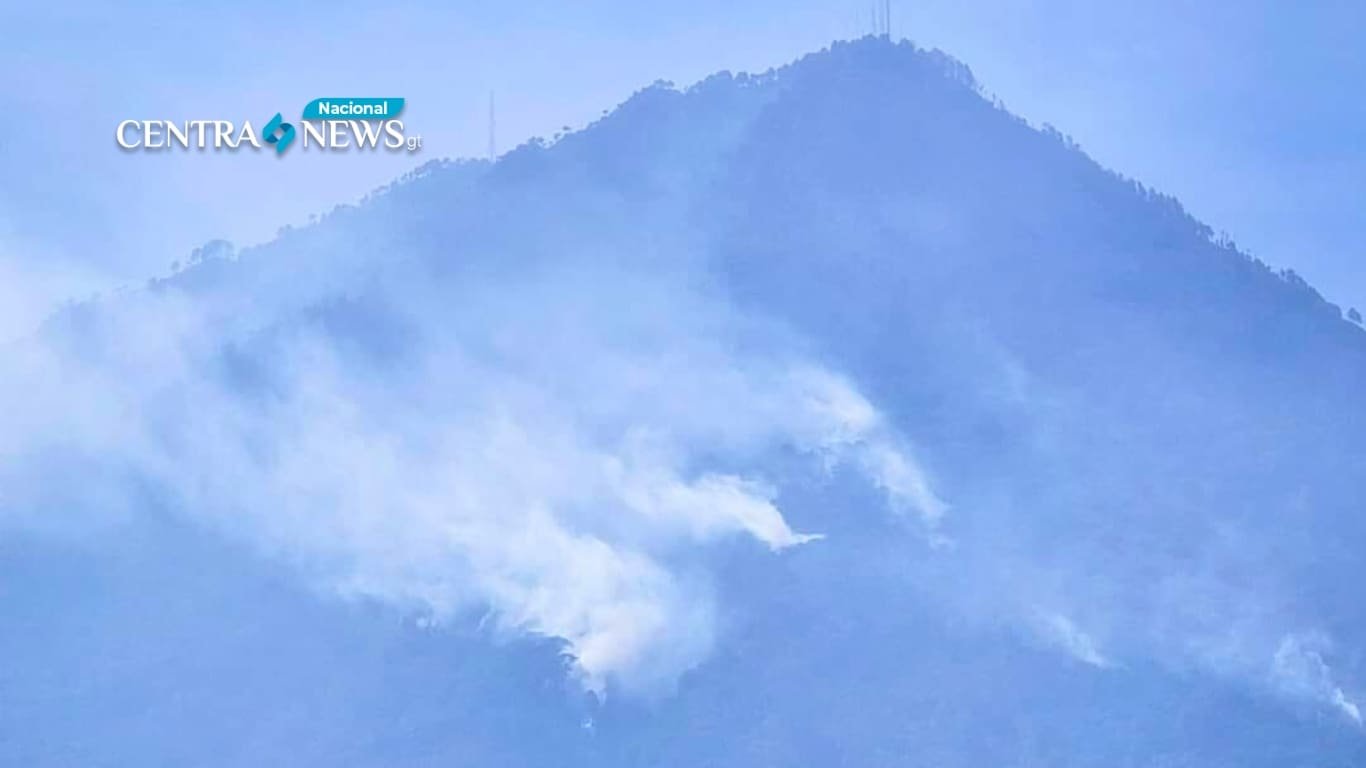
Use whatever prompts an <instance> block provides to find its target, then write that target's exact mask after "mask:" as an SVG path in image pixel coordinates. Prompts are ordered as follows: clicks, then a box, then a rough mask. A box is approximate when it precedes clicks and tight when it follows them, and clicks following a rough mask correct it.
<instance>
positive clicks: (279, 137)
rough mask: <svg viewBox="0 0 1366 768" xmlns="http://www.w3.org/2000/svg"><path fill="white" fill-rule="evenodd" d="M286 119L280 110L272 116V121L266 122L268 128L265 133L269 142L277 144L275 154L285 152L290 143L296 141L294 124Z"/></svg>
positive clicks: (264, 136)
mask: <svg viewBox="0 0 1366 768" xmlns="http://www.w3.org/2000/svg"><path fill="white" fill-rule="evenodd" d="M284 120H285V118H284V116H283V115H281V114H280V113H279V112H276V113H275V117H272V118H271V119H270V122H269V123H266V129H265V132H264V135H263V138H264V139H265V140H266V143H267V144H274V145H275V154H277V155H278V154H281V153H282V152H284V151H285V149H286V148H287V147H288V146H289V143H290V142H291V141H294V126H292V125H290V124H289V123H286V122H285V121H284Z"/></svg>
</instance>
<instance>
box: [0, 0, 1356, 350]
mask: <svg viewBox="0 0 1366 768" xmlns="http://www.w3.org/2000/svg"><path fill="white" fill-rule="evenodd" d="M231 8H232V10H231V11H228V10H219V9H216V8H213V7H208V6H198V7H196V8H195V9H194V10H188V9H186V8H185V7H183V6H181V5H180V4H178V3H169V2H142V3H127V4H123V5H122V6H121V7H118V8H107V7H103V6H97V5H94V4H91V5H88V6H87V5H84V4H67V5H62V4H57V5H54V6H48V7H40V6H38V5H36V4H23V5H22V6H21V5H20V4H12V6H11V7H10V8H7V9H5V10H3V11H0V30H3V31H0V71H3V72H4V73H5V74H4V75H3V76H0V77H3V78H4V80H3V81H0V107H3V108H4V109H5V110H6V112H7V113H9V114H10V115H11V116H12V119H11V120H10V121H9V122H8V125H7V127H6V131H5V134H4V138H3V139H0V168H3V169H4V172H3V174H0V336H4V335H6V332H7V333H11V334H12V333H14V332H15V331H16V329H18V328H19V327H21V326H23V325H25V324H27V323H28V322H30V321H31V320H32V318H33V317H35V316H37V315H39V314H41V313H42V312H43V311H45V309H46V308H47V307H49V306H50V305H51V303H52V302H53V301H55V300H58V299H59V298H60V297H62V296H64V295H66V294H69V293H73V292H74V293H82V292H88V291H90V290H94V289H108V288H110V287H113V286H116V285H119V284H123V283H129V282H138V281H140V280H141V279H142V278H144V277H146V276H148V275H151V274H158V273H161V272H164V271H165V270H166V269H167V266H168V265H169V264H170V263H171V262H172V261H174V260H176V259H179V258H183V257H184V255H185V254H186V253H187V252H188V251H189V250H190V249H192V248H193V247H195V246H196V245H198V244H201V243H203V242H204V241H206V240H209V239H211V238H215V237H223V238H226V239H229V240H232V241H234V242H235V243H237V244H239V245H248V244H252V243H256V242H260V241H263V240H266V239H269V238H270V237H271V236H272V234H273V233H274V232H275V231H276V229H277V228H278V227H279V226H281V225H283V224H291V223H293V224H299V223H303V222H306V221H307V219H308V216H309V214H311V213H316V212H321V211H325V210H327V209H329V208H331V207H332V206H333V205H335V204H336V203H339V202H348V201H354V200H356V199H357V198H359V197H360V196H361V195H363V194H364V193H365V192H366V191H368V190H370V189H372V188H374V187H376V186H378V185H380V184H382V183H384V182H386V181H387V180H389V179H391V178H392V177H394V176H396V175H398V174H400V173H402V172H403V171H405V170H408V169H409V168H410V167H412V166H413V165H414V164H415V163H416V162H420V161H421V160H424V159H431V158H435V157H441V156H468V155H480V154H483V152H484V147H485V144H486V129H485V109H486V99H487V96H488V93H489V92H490V91H495V92H496V93H497V95H498V104H499V112H498V124H499V142H500V144H501V146H502V147H503V148H507V147H510V146H512V145H515V144H516V143H519V142H521V141H523V140H525V139H526V138H527V137H529V136H533V135H550V134H552V133H554V132H555V131H557V130H559V129H560V128H561V127H562V126H566V125H568V126H573V127H578V126H581V125H583V124H584V123H586V122H588V121H590V120H592V119H593V118H595V117H596V116H598V115H599V114H600V113H601V111H602V110H603V109H606V108H610V107H612V106H614V105H616V104H617V103H619V102H620V101H621V100H622V99H623V98H625V97H626V96H627V95H629V94H630V93H631V92H632V91H633V90H635V89H636V88H638V87H640V86H641V85H644V84H646V83H649V82H651V81H653V80H655V79H659V78H663V79H671V80H674V81H676V82H678V83H680V84H683V83H688V82H692V81H694V80H696V79H699V78H701V77H703V76H705V75H707V74H708V73H710V72H713V71H715V70H718V69H733V70H740V69H749V70H762V69H766V68H768V67H769V66H773V65H780V64H783V63H785V62H787V61H789V60H791V59H793V58H795V57H796V56H798V55H800V54H802V53H804V52H807V51H809V50H814V49H816V48H819V47H821V46H823V45H824V44H826V43H827V42H828V41H829V40H831V39H833V38H840V37H852V36H857V35H859V34H862V33H863V32H864V31H866V29H867V27H868V26H869V21H868V17H869V8H870V4H869V3H865V2H846V1H845V0H825V1H823V2H812V1H810V0H796V1H795V2H784V3H774V2H751V3H722V2H719V1H717V0H701V1H700V2H689V3H677V4H642V3H625V2H618V1H616V0H594V1H593V2H587V3H576V4H572V5H568V4H555V3H549V2H543V1H541V0H532V1H531V2H525V3H521V4H519V5H517V6H516V7H515V8H514V7H499V6H496V5H494V4H485V3H467V2H458V3H424V2H407V3H397V4H388V3H386V4H379V3H358V2H352V1H351V0H344V1H343V2H336V3H330V4H327V5H319V4H315V3H300V2H271V3H263V2H256V1H255V0H250V1H249V2H244V3H237V4H234V5H233V6H232V7H231ZM893 13H894V22H895V27H896V29H895V32H896V33H897V35H898V36H907V37H910V38H911V39H913V40H915V41H916V42H917V43H919V44H920V45H922V46H927V47H939V48H942V49H944V50H946V51H948V52H949V53H951V54H953V55H955V56H957V57H959V58H961V59H963V60H964V61H965V62H967V63H968V64H969V65H970V66H972V68H973V69H974V71H975V72H976V74H977V75H978V77H979V79H980V80H981V81H982V82H983V83H984V84H985V86H986V88H987V89H988V90H990V91H991V92H993V93H995V94H996V95H998V96H999V97H1001V98H1002V99H1003V100H1004V101H1005V102H1006V104H1007V105H1008V106H1009V107H1010V108H1011V109H1012V110H1014V111H1016V112H1018V113H1020V114H1022V115H1023V116H1025V117H1026V118H1028V119H1030V120H1031V121H1032V122H1034V123H1036V124H1038V123H1042V122H1049V123H1053V124H1054V125H1056V126H1058V127H1059V128H1060V129H1061V130H1063V131H1064V132H1066V133H1069V134H1070V135H1072V136H1073V137H1074V138H1075V139H1076V140H1077V141H1078V142H1079V143H1080V144H1081V145H1082V146H1083V147H1084V148H1085V149H1087V151H1088V152H1090V153H1091V154H1092V155H1093V156H1095V157H1096V158H1097V159H1099V160H1100V161H1101V162H1103V163H1105V164H1106V165H1109V166H1111V167H1113V168H1115V169H1117V170H1120V171H1121V172H1123V173H1125V174H1126V175H1130V176H1133V177H1136V178H1138V179H1140V180H1142V181H1144V182H1145V183H1148V184H1149V185H1152V186H1155V187H1157V188H1159V189H1161V190H1163V191H1166V192H1169V193H1173V194H1175V195H1177V196H1178V197H1180V198H1181V199H1182V201H1183V202H1185V204H1186V205H1187V207H1188V208H1189V209H1190V210H1191V211H1192V212H1193V213H1195V214H1196V215H1197V216H1198V217H1200V218H1202V219H1204V220H1205V221H1207V222H1208V223H1209V224H1211V225H1212V226H1213V227H1214V228H1215V230H1223V231H1227V232H1228V233H1229V234H1230V235H1231V236H1232V237H1233V238H1234V239H1235V240H1237V241H1238V243H1239V244H1240V245H1241V246H1243V247H1244V248H1245V249H1247V250H1249V251H1251V252H1252V253H1253V254H1255V255H1257V256H1259V257H1261V258H1263V259H1264V260H1266V261H1269V262H1271V263H1272V264H1274V265H1277V266H1290V267H1294V268H1295V269H1297V270H1299V271H1301V272H1302V273H1303V274H1305V275H1306V276H1307V277H1308V278H1309V279H1310V280H1311V281H1312V282H1313V283H1314V284H1315V285H1316V286H1317V287H1318V288H1319V289H1320V290H1321V291H1322V292H1323V293H1325V294H1326V295H1327V296H1328V297H1329V298H1330V299H1331V300H1334V301H1337V302H1339V303H1342V304H1344V305H1352V304H1357V305H1366V269H1364V268H1363V267H1362V265H1361V259H1362V256H1363V254H1366V217H1362V216H1361V215H1360V210H1361V207H1362V202H1363V200H1366V142H1363V141H1362V140H1361V133H1362V131H1361V125H1362V124H1363V118H1366V107H1363V106H1362V105H1361V103H1360V99H1359V98H1357V97H1356V94H1355V93H1354V90H1355V84H1356V83H1358V82H1360V81H1361V79H1362V78H1363V76H1366V53H1363V50H1362V48H1361V46H1360V45H1359V41H1358V40H1357V39H1356V37H1355V35H1356V34H1357V33H1358V32H1359V30H1360V29H1362V28H1363V22H1366V6H1363V5H1362V4H1361V3H1358V2H1346V1H1341V2H1317V3H1313V4H1297V5H1296V6H1293V7H1292V6H1291V5H1289V4H1285V3H1272V2H1269V1H1267V0H1259V1H1258V2H1240V3H1233V2H1223V1H1220V2H1207V3H1198V4H1197V3H1185V2H1180V1H1179V0H1153V1H1151V2H1144V3H1138V2H1126V3H1106V4H1096V3H1088V2H1079V1H1077V0H990V1H977V2H961V1H954V0H921V1H920V2H916V3H908V2H904V0H902V1H901V2H895V3H894V4H893ZM325 94H342V95H356V96H362V95H392V96H403V97H405V98H407V99H408V107H407V109H406V113H405V116H406V118H407V121H408V124H409V127H410V131H411V132H413V133H421V134H423V135H424V137H425V141H426V148H425V150H424V152H423V154H422V155H421V156H419V157H418V158H417V159H416V160H415V159H414V158H413V157H411V156H404V155H398V156H385V155H375V156H363V155H358V154H348V155H345V156H331V157H320V156H314V157H305V156H302V155H300V156H290V157H287V158H284V159H281V160H280V161H278V162H277V158H273V157H267V156H264V155H263V156H234V155H226V154H225V155H212V154H205V155H195V154H179V153H177V154H166V155H146V154H122V153H120V152H119V151H118V150H117V148H116V147H115V145H114V142H113V129H114V126H115V125H116V124H117V122H118V121H119V120H121V119H124V118H126V117H138V118H143V117H148V118H162V117H164V118H169V119H186V118H189V117H194V116H202V117H219V116H222V117H236V118H237V119H254V120H257V121H264V120H266V119H267V118H268V117H269V116H270V115H271V114H273V113H274V112H275V111H283V112H285V113H286V114H289V113H290V112H294V111H297V110H298V109H299V108H301V107H302V105H303V104H304V103H305V102H307V101H308V100H310V99H312V98H314V97H316V96H319V95H325Z"/></svg>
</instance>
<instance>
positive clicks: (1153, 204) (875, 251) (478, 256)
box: [0, 38, 1366, 768]
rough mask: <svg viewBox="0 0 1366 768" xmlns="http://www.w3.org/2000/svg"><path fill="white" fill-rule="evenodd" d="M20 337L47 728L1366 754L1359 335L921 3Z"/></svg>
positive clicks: (31, 737) (646, 749) (930, 755)
mask: <svg viewBox="0 0 1366 768" xmlns="http://www.w3.org/2000/svg"><path fill="white" fill-rule="evenodd" d="M0 366H2V368H0V370H3V371H4V374H5V375H4V376H3V377H0V378H3V380H4V381H5V382H6V383H5V384H3V385H0V404H3V406H4V407H3V408H0V435H3V437H0V530H3V531H4V536H3V537H0V585H3V586H0V612H2V613H3V615H4V617H5V621H4V622H3V623H0V658H3V659H5V662H4V664H3V666H2V667H0V758H2V759H3V762H5V763H12V764H16V765H31V766H38V765H72V764H79V765H130V764H137V765H160V764H165V765H259V764H278V763H281V762H288V763H289V764H293V765H327V766H337V765H437V764H441V765H447V764H454V765H471V766H480V765H498V766H510V765H528V766H532V765H538V766H539V765H576V764H583V765H604V766H613V765H621V766H639V765H658V766H671V765H678V766H699V765H736V766H739V765H845V764H847V765H867V766H875V765H908V764H909V765H933V766H945V767H947V766H983V765H1001V766H1106V767H1107V768H1115V767H1117V766H1150V767H1154V768H1155V767H1157V766H1162V767H1164V768H1170V767H1173V766H1295V765H1315V766H1357V765H1361V764H1363V762H1364V761H1366V733H1363V730H1362V728H1363V723H1362V713H1361V711H1360V707H1361V706H1362V704H1361V702H1362V700H1363V697H1366V658H1363V656H1362V653H1361V651H1360V649H1361V648H1362V647H1363V645H1362V643H1363V640H1366V605H1363V602H1362V601H1361V600H1360V598H1359V595H1358V589H1357V585H1359V584H1360V583H1361V580H1362V577H1363V575H1366V565H1364V564H1363V562H1362V560H1361V556H1360V552H1361V545H1362V543H1363V542H1366V516H1363V514H1362V511H1363V510H1362V508H1361V504H1362V499H1364V498H1366V487H1364V481H1363V478H1366V472H1364V471H1363V470H1366V408H1363V406H1362V400H1361V397H1360V389H1359V388H1360V385H1361V383H1362V382H1363V381H1366V334H1364V333H1363V331H1362V330H1361V329H1360V328H1359V327H1358V326H1356V325H1355V324H1353V323H1351V322H1349V321H1347V320H1345V319H1343V317H1342V315H1341V313H1340V311H1339V310H1338V308H1336V307H1334V306H1332V305H1330V304H1328V303H1327V302H1325V301H1324V300H1323V299H1322V298H1321V297H1320V296H1319V295H1318V294H1317V293H1316V292H1315V291H1314V290H1313V289H1312V288H1310V287H1309V286H1308V285H1307V284H1305V283H1304V281H1302V280H1300V279H1299V278H1298V277H1297V276H1295V275H1294V274H1293V273H1290V272H1286V273H1276V272H1273V271H1272V270H1270V269H1269V268H1267V267H1266V266H1265V265H1263V264H1261V263H1259V262H1257V261H1256V260H1254V259H1252V258H1250V257H1249V256H1247V255H1246V254H1244V253H1242V252H1241V251H1239V250H1238V248H1237V247H1236V246H1235V245H1234V244H1233V243H1231V242H1228V241H1227V240H1225V239H1222V238H1215V237H1214V236H1213V234H1212V232H1211V230H1210V228H1209V227H1207V226H1205V225H1204V224H1202V223H1200V222H1199V221H1198V220H1196V219H1195V218H1193V217H1192V216H1191V215H1189V214H1188V213H1186V212H1185V211H1184V210H1183V209H1182V207H1181V206H1180V204H1179V203H1178V202H1177V201H1175V200H1173V199H1171V198H1169V197H1166V196H1163V195H1161V194H1158V193H1156V192H1154V191H1152V190H1149V189H1147V188H1145V187H1144V186H1142V185H1141V184H1139V183H1137V182H1135V181H1132V180H1128V179H1125V178H1123V177H1121V176H1118V175H1116V174H1115V173H1112V172H1110V171H1108V170H1106V169H1104V168H1102V167H1101V166H1099V165H1098V164H1096V163H1095V162H1094V161H1092V160H1091V159H1090V158H1088V157H1087V156H1086V155H1085V154H1084V153H1083V152H1082V151H1081V149H1080V148H1079V147H1077V146H1076V145H1075V144H1074V143H1073V142H1072V141H1071V140H1070V139H1068V138H1067V137H1066V136H1064V135H1062V134H1061V133H1059V132H1058V131H1056V130H1054V129H1051V128H1044V129H1042V130H1041V129H1036V128H1035V127H1032V126H1031V125H1030V124H1028V123H1026V122H1025V121H1023V120H1021V119H1020V118H1018V117H1015V116H1013V115H1011V114H1010V113H1009V112H1007V111H1006V110H1005V109H1004V108H1003V107H1002V106H1001V105H999V104H998V103H995V102H993V101H992V100H991V99H989V98H988V97H986V96H985V95H984V94H983V91H982V89H981V88H980V87H979V86H978V85H977V84H976V82H975V81H974V79H973V77H972V75H971V73H970V72H969V70H968V69H967V67H965V66H964V65H963V64H961V63H959V62H957V61H955V60H953V59H951V58H949V57H948V56H946V55H944V54H942V53H939V52H935V51H924V50H920V49H917V48H915V47H914V46H913V45H911V44H909V43H906V42H900V43H893V42H891V41H888V40H886V39H881V38H868V39H864V40H859V41H854V42H841V43H836V44H833V45H832V46H831V47H830V48H829V49H827V50H824V51H821V52H819V53H815V54H811V55H809V56H806V57H804V58H802V59H801V60H799V61H797V62H795V63H793V64H790V65H788V66H785V67H783V68H781V69H778V70H775V71H771V72H768V73H764V74H762V75H731V74H729V73H722V74H718V75H715V76H713V77H710V78H708V79H706V80H704V81H702V82H700V83H698V84H696V85H694V86H692V87H689V88H685V89H681V90H680V89H675V88H674V87H672V86H670V85H668V84H664V83H660V84H656V85H654V86H652V87H650V88H647V89H645V90H642V91H641V92H639V93H637V94H636V95H634V96H633V97H632V98H631V99H629V100H628V101H627V102H625V103H624V104H622V105H621V106H620V107H618V108H617V109H616V110H615V111H613V112H611V113H610V114H608V115H606V116H604V117H603V118H602V119H601V120H599V121H598V122H596V123H594V124H592V125H590V126H587V127H586V128H584V129H582V130H579V131H574V132H570V133H568V134H566V135H563V136H561V137H558V138H557V139H556V140H554V141H551V142H544V141H536V142H531V143H528V144H526V145H524V146H522V147H519V148H517V149H516V150H514V151H512V152H510V153H508V154H506V155H505V156H503V157H501V158H499V159H498V161H497V162H495V163H488V162H474V161H461V162H434V163H430V164H428V165H426V166H423V167H422V168H421V169H419V170H418V171H416V172H414V173H413V174H411V175H410V176H408V177H405V178H403V179H400V180H398V181H397V182H395V183H394V184H393V185H390V186H389V187H387V188H385V189H382V190H378V191H377V192H376V193H375V194H374V195H372V196H371V197H369V198H368V199H367V200H366V201H364V202H363V203H361V204H360V205H356V206H341V207H339V208H337V209H336V210H334V211H333V212H331V213H330V214H328V215H326V216H324V217H322V218H321V219H320V220H319V221H318V222H317V223H316V224H314V225H310V226H309V227H306V228H300V229H288V230H285V231H282V232H281V234H280V236H279V237H278V238H277V239H276V240H275V241H273V242H271V243H269V244H267V245H264V246H261V247H257V248H251V249H247V250H244V251H241V252H235V251H233V250H232V249H231V248H230V247H228V246H226V245H223V244H213V245H212V246H210V247H206V248H205V249H203V250H201V251H200V252H197V253H196V255H195V256H194V257H193V258H192V259H191V264H190V265H189V266H188V267H187V268H186V269H184V270H180V271H178V272H176V273H174V274H172V275H170V276H167V277H165V278H161V279H155V280H152V281H150V282H149V283H148V285H147V286H146V287H145V288H142V289H139V290H136V291H130V292H127V293H125V294H122V295H119V296H113V297H107V298H104V299H101V300H97V301H93V302H87V303H83V304H79V305H75V306H72V307H70V308H68V309H67V310H66V311H64V312H63V313H61V314H60V315H58V316H57V317H54V318H53V319H52V320H51V321H50V322H49V323H48V325H47V326H46V327H45V329H44V331H43V333H42V335H41V336H40V337H38V338H35V339H32V340H28V341H26V342H23V343H20V344H16V345H14V346H12V347H11V348H9V349H7V350H6V353H5V355H4V358H3V362H0Z"/></svg>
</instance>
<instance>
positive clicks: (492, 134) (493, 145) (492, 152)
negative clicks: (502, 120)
mask: <svg viewBox="0 0 1366 768" xmlns="http://www.w3.org/2000/svg"><path fill="white" fill-rule="evenodd" d="M497 159H498V120H497V118H496V116H495V114H494V111H493V91H489V162H493V161H494V160H497Z"/></svg>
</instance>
